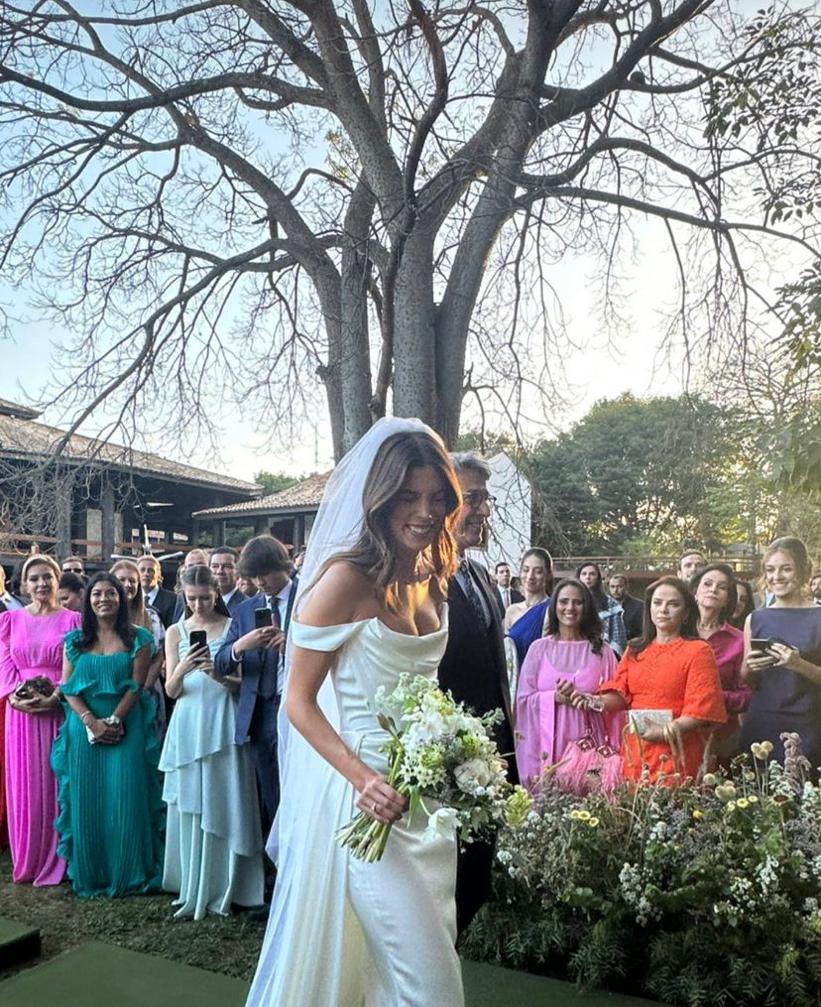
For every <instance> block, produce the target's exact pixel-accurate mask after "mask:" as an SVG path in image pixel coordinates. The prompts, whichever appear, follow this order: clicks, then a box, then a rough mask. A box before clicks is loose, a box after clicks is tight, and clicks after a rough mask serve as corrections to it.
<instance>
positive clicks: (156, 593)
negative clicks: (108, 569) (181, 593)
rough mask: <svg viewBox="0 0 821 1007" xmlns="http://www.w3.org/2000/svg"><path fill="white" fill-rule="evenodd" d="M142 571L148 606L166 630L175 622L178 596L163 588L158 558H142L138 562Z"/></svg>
mask: <svg viewBox="0 0 821 1007" xmlns="http://www.w3.org/2000/svg"><path fill="white" fill-rule="evenodd" d="M137 569H138V570H139V571H140V582H141V583H142V586H143V596H144V597H145V603H146V605H150V606H151V607H152V608H153V609H154V610H155V611H156V613H157V615H158V616H159V617H160V622H161V623H162V624H163V626H165V628H166V629H168V627H169V626H170V625H171V623H172V622H173V621H174V609H175V608H176V605H177V596H176V594H174V592H173V591H166V589H165V588H164V587H163V586H162V569H161V567H160V562H159V560H158V559H157V557H156V556H140V558H139V559H138V560H137Z"/></svg>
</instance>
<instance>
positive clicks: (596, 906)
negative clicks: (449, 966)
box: [462, 736, 821, 1007]
mask: <svg viewBox="0 0 821 1007" xmlns="http://www.w3.org/2000/svg"><path fill="white" fill-rule="evenodd" d="M771 750H772V746H771V745H768V744H767V743H763V744H761V745H754V746H753V754H752V756H741V757H740V758H739V759H738V760H736V763H735V765H734V767H733V773H732V775H731V776H725V775H723V774H708V775H707V776H706V777H705V779H704V782H703V784H702V785H701V786H699V787H695V786H687V787H680V788H678V789H673V788H670V787H666V786H664V785H663V783H662V784H658V785H649V784H647V785H643V786H640V787H636V788H628V787H624V788H623V789H621V790H620V791H619V792H618V793H617V794H616V795H615V796H614V799H612V800H611V801H608V800H607V798H605V797H604V796H602V795H590V796H588V797H586V798H579V797H575V796H574V795H569V794H563V793H559V792H558V791H555V790H552V789H550V788H549V787H548V788H547V789H546V790H545V792H544V794H543V795H542V797H541V798H540V800H539V802H538V803H537V805H536V806H535V807H534V809H533V810H532V811H531V813H530V815H529V817H528V819H527V821H526V822H525V823H524V825H523V826H522V827H520V828H519V829H518V830H517V831H516V832H515V833H503V834H502V835H501V836H500V841H499V846H498V870H497V876H496V879H495V882H496V894H497V899H496V900H495V901H494V902H493V903H491V904H490V905H489V906H487V907H486V908H485V910H484V911H483V913H482V914H480V916H479V917H478V918H477V920H476V921H475V922H474V924H473V926H472V927H471V929H470V931H469V932H468V934H467V935H466V937H465V939H464V941H463V947H462V951H463V953H464V954H465V955H466V956H467V957H472V958H478V959H483V960H493V961H499V962H503V963H506V964H509V965H512V966H514V967H516V968H527V969H530V970H532V971H537V972H546V973H549V974H553V975H561V976H567V977H570V978H572V979H574V980H575V981H576V982H577V983H578V984H579V985H580V986H582V987H586V988H590V987H594V986H604V987H607V988H610V989H613V990H619V991H627V992H631V993H634V994H642V995H644V996H651V997H653V998H655V999H657V1000H660V1001H662V1002H664V1003H668V1004H684V1005H688V1007H702V1005H705V1007H706V1005H710V1007H713V1005H715V1007H725V1005H726V1007H729V1005H731V1004H732V1005H736V1004H744V1005H745V1007H763V1005H778V1007H818V1005H819V1004H821V789H819V787H818V786H817V785H814V784H812V783H810V782H809V780H808V769H809V767H808V764H807V762H806V759H804V758H803V756H801V753H800V744H799V743H798V741H797V737H796V736H790V737H789V739H788V741H787V745H786V758H785V762H784V766H781V765H779V764H777V763H774V762H770V763H768V762H767V757H768V756H769V753H770V751H771Z"/></svg>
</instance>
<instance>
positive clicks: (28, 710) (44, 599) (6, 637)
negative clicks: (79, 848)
mask: <svg viewBox="0 0 821 1007" xmlns="http://www.w3.org/2000/svg"><path fill="white" fill-rule="evenodd" d="M59 579H60V568H59V567H58V566H57V564H56V563H55V562H54V560H53V559H52V558H51V557H50V556H42V555H37V556H32V557H31V559H29V560H27V562H26V565H25V566H24V567H23V582H24V584H25V588H26V591H27V593H28V594H29V596H30V597H31V599H32V601H31V604H30V605H28V606H26V607H25V608H21V609H18V610H17V611H15V612H4V613H3V614H2V615H0V698H6V699H7V700H8V701H7V703H6V745H5V756H6V766H5V782H6V807H7V812H8V830H9V846H10V847H11V859H12V864H13V868H14V873H13V877H14V880H15V881H18V882H20V881H31V882H34V884H35V885H58V884H59V883H60V882H61V881H62V880H63V874H64V873H65V862H64V861H63V860H62V859H61V858H60V857H58V856H57V833H56V831H55V829H54V819H55V818H56V817H57V783H56V780H55V778H54V774H53V773H52V771H51V766H50V765H49V759H50V757H51V746H52V744H53V742H54V739H55V737H56V736H57V730H58V728H59V726H60V724H61V722H62V719H63V714H62V711H61V709H60V704H59V698H58V694H57V693H55V694H53V695H52V696H50V697H49V698H48V699H26V700H21V699H19V698H16V697H15V695H14V691H15V689H16V688H17V687H18V686H19V685H20V684H21V683H22V682H25V681H26V679H29V678H34V677H35V676H43V677H45V678H48V679H50V680H51V681H52V682H53V683H54V685H55V686H57V685H59V683H60V678H61V675H62V670H63V638H64V637H65V635H66V633H67V632H68V631H69V630H72V629H77V628H78V627H79V625H80V615H79V613H77V612H70V611H68V609H64V608H61V607H60V606H59V605H58V603H57V584H58V581H59Z"/></svg>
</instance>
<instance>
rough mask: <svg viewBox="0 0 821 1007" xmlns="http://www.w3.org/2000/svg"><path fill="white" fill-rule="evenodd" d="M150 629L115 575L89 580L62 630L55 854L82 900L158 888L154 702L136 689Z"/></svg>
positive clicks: (159, 810)
mask: <svg viewBox="0 0 821 1007" xmlns="http://www.w3.org/2000/svg"><path fill="white" fill-rule="evenodd" d="M152 643H153V640H152V636H151V632H150V631H149V630H148V629H146V628H145V627H144V626H135V625H134V624H133V622H132V621H131V606H130V603H129V600H128V597H127V596H126V592H125V589H124V587H123V585H122V583H121V582H120V581H119V579H118V578H117V577H116V576H115V575H114V574H112V573H105V572H103V573H98V574H95V575H94V576H93V577H92V578H91V580H90V582H89V585H88V588H87V593H86V601H85V606H84V608H83V622H82V627H81V628H80V629H77V630H74V631H72V632H71V633H69V634H68V635H67V636H66V640H65V654H64V659H63V684H62V692H63V696H64V697H65V699H66V702H67V703H68V705H69V707H70V711H71V712H70V713H69V714H68V716H67V718H66V722H65V723H64V724H63V726H62V728H61V729H60V733H59V735H58V736H57V740H56V741H55V742H54V748H53V750H52V753H51V765H52V768H53V770H54V774H55V776H56V778H57V781H58V785H59V799H60V813H59V816H58V818H57V821H56V822H55V825H56V828H57V831H58V832H59V834H60V845H59V851H60V853H61V855H62V856H63V857H65V859H66V863H67V864H68V876H69V878H70V879H71V885H72V888H73V889H74V892H75V893H76V894H77V895H79V896H81V897H82V898H90V897H92V896H97V895H103V896H112V897H115V896H120V895H133V894H137V893H139V892H148V891H153V890H156V889H158V888H159V887H160V871H161V867H162V828H163V805H162V796H161V792H160V780H159V774H158V772H157V759H158V755H159V750H158V746H157V741H156V738H155V736H154V730H153V719H154V705H153V704H152V702H151V700H150V698H149V696H148V695H147V694H146V693H145V692H144V691H143V688H142V686H143V684H144V682H145V680H146V675H147V673H148V668H149V665H150V662H151V653H152Z"/></svg>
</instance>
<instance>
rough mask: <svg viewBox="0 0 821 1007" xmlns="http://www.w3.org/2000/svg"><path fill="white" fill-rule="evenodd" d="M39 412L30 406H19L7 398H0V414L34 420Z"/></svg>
mask: <svg viewBox="0 0 821 1007" xmlns="http://www.w3.org/2000/svg"><path fill="white" fill-rule="evenodd" d="M39 415H40V414H39V413H38V412H37V410H36V409H32V408H31V407H30V406H21V405H20V404H19V403H17V402H10V401H9V400H8V399H0V416H16V417H17V418H18V419H21V420H36V419H37V417H38V416H39Z"/></svg>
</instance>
